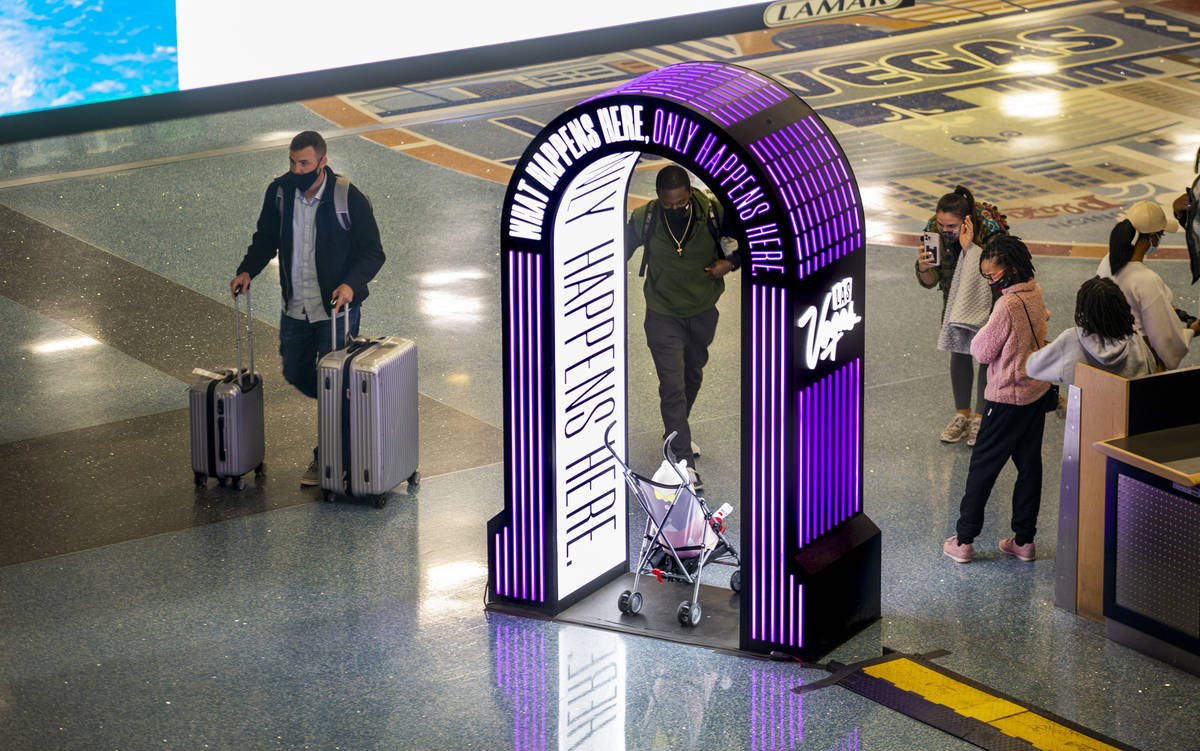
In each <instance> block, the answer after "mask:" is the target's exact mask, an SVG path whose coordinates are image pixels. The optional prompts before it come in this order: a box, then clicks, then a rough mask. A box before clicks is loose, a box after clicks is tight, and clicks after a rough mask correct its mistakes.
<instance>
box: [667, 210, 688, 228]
mask: <svg viewBox="0 0 1200 751" xmlns="http://www.w3.org/2000/svg"><path fill="white" fill-rule="evenodd" d="M690 213H691V212H690V211H688V207H686V206H685V207H683V208H680V209H663V214H664V215H665V216H666V217H667V221H668V222H670V223H671V224H683V223H684V222H686V221H687V218H688V214H690Z"/></svg>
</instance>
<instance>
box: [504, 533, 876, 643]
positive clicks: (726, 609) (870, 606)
mask: <svg viewBox="0 0 1200 751" xmlns="http://www.w3.org/2000/svg"><path fill="white" fill-rule="evenodd" d="M881 558H882V535H881V533H880V531H879V528H878V527H877V526H875V523H874V522H872V521H871V520H870V519H868V518H867V517H866V516H862V515H859V516H857V517H855V518H854V519H851V520H850V521H849V522H847V523H845V524H843V525H841V526H840V527H838V528H837V529H835V530H834V531H833V532H831V533H829V534H827V535H825V536H824V537H822V538H821V539H820V540H819V541H818V542H817V543H815V544H813V545H810V546H808V547H806V548H804V549H803V550H801V551H800V553H799V555H797V556H796V559H797V563H798V565H799V567H800V570H801V571H802V572H803V573H802V577H801V584H803V585H804V586H805V591H806V592H807V593H809V596H810V597H811V598H812V602H815V603H817V604H816V605H814V606H813V607H810V608H807V609H806V610H805V611H804V634H805V636H806V643H805V644H804V645H803V646H802V647H801V648H800V649H799V650H797V651H796V656H797V657H799V658H800V659H802V660H806V661H816V660H818V659H819V658H821V657H823V656H824V655H825V654H827V653H828V652H829V651H830V650H832V649H833V648H835V647H837V646H838V645H839V644H841V643H843V642H844V641H846V640H847V639H849V638H850V637H851V636H853V635H854V634H856V633H858V632H859V631H861V630H862V629H864V628H866V627H867V626H869V625H871V624H872V623H874V622H875V621H877V620H879V617H880V612H881V611H880V595H881V592H880V577H881ZM632 588H633V574H631V573H627V574H621V575H619V576H617V577H616V578H615V579H613V580H612V581H610V582H609V583H608V584H606V585H604V586H603V587H600V588H599V589H598V590H596V591H595V592H593V593H591V594H590V595H588V596H587V597H584V598H583V599H582V600H580V601H578V602H576V603H575V604H574V605H572V606H570V607H568V608H567V609H566V610H564V611H562V612H560V613H558V614H556V615H553V616H549V617H548V616H547V615H546V614H545V613H538V612H536V611H530V610H528V609H525V608H520V607H514V606H513V605H511V604H508V603H505V602H503V601H496V600H494V599H492V598H490V597H489V601H488V604H487V608H488V609H489V610H494V611H496V612H502V613H510V614H513V615H520V616H524V617H537V618H547V617H548V619H549V620H553V621H555V622H556V623H571V624H575V625H579V626H589V627H591V628H602V629H607V630H609V631H618V632H621V633H624V634H633V635H635V636H647V637H651V638H655V639H664V640H666V641H673V642H678V643H681V644H691V645H694V646H698V647H707V648H709V649H716V650H720V651H723V652H734V653H741V654H745V655H747V656H755V657H761V655H760V654H757V653H755V652H749V651H746V650H743V649H742V646H741V639H740V628H739V622H740V619H741V603H742V597H741V595H740V594H739V593H736V592H733V591H731V590H730V589H729V588H727V587H718V586H709V585H705V584H702V585H700V605H701V607H702V608H703V613H704V616H703V618H702V620H701V622H700V624H699V625H698V626H695V627H689V626H684V625H682V624H680V623H679V620H678V618H676V608H678V607H679V603H680V602H682V601H683V600H688V599H691V593H692V588H691V586H690V585H687V584H681V583H678V582H662V583H659V582H656V581H654V579H653V577H642V582H641V586H640V587H639V591H640V592H641V593H642V595H643V597H644V599H643V605H642V610H641V612H639V613H638V614H636V615H630V614H627V613H622V612H621V611H620V610H619V609H618V608H617V598H618V597H620V595H621V593H622V592H624V591H625V590H627V589H632ZM489 594H490V593H489Z"/></svg>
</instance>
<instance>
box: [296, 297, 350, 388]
mask: <svg viewBox="0 0 1200 751" xmlns="http://www.w3.org/2000/svg"><path fill="white" fill-rule="evenodd" d="M349 310H350V335H351V336H358V322H359V318H360V315H361V308H359V306H357V305H355V306H353V307H351V308H350V309H349ZM342 318H343V314H339V315H338V316H337V318H336V319H335V323H336V328H337V348H339V349H340V348H341V347H344V346H346V339H345V334H344V333H343V332H344V328H345V325H346V324H345V322H344V321H343V320H342ZM333 349H334V346H333V334H332V333H331V331H330V323H329V321H301V320H300V319H298V318H292V317H291V316H289V315H288V314H287V313H282V314H280V319H279V356H280V357H282V358H283V379H284V380H285V381H287V382H288V383H290V384H292V385H293V386H295V387H296V388H297V389H299V390H300V393H302V394H304V395H305V396H308V397H310V398H312V399H316V398H317V360H319V359H320V358H321V357H323V356H325V355H327V354H329V353H330V352H331V351H332V350H333Z"/></svg>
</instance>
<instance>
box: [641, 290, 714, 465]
mask: <svg viewBox="0 0 1200 751" xmlns="http://www.w3.org/2000/svg"><path fill="white" fill-rule="evenodd" d="M718 317H719V314H718V313H717V309H716V308H715V307H714V308H711V309H709V310H706V311H704V312H703V313H699V314H697V315H694V316H689V317H687V318H677V317H675V316H668V315H663V314H662V313H656V312H654V311H653V310H650V309H647V310H646V323H645V326H644V328H645V330H646V344H647V345H648V346H649V347H650V355H651V356H652V357H653V358H654V369H655V370H656V371H657V372H658V406H659V411H660V412H661V413H662V421H663V428H665V432H664V434H663V435H668V434H670V433H671V431H675V432H676V433H678V435H676V436H675V440H674V441H672V442H671V448H672V449H673V450H674V451H675V456H676V457H677V458H679V459H686V460H687V463H688V464H689V465H691V464H692V462H693V457H692V428H691V426H690V425H688V416H689V415H690V414H691V413H692V405H693V404H695V403H696V395H697V394H699V393H700V383H701V381H703V380H704V366H705V365H706V364H707V363H708V346H709V345H710V344H712V341H713V337H714V336H716V333H717V318H718Z"/></svg>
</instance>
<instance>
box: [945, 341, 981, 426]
mask: <svg viewBox="0 0 1200 751" xmlns="http://www.w3.org/2000/svg"><path fill="white" fill-rule="evenodd" d="M975 368H976V363H975V358H973V357H971V356H970V355H967V354H963V353H962V352H951V353H950V389H951V390H952V391H953V392H954V408H955V409H970V408H971V381H974V380H976V376H975ZM978 368H979V377H978V380H979V382H978V384H976V389H975V411H976V412H978V413H979V414H983V403H984V398H983V391H984V389H985V388H987V366H986V365H984V364H983V363H979V364H978Z"/></svg>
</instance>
